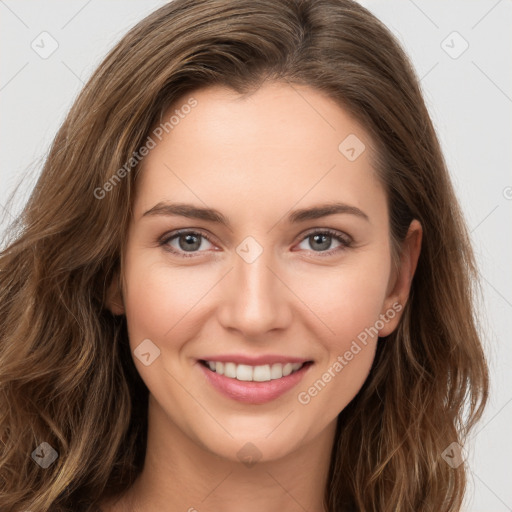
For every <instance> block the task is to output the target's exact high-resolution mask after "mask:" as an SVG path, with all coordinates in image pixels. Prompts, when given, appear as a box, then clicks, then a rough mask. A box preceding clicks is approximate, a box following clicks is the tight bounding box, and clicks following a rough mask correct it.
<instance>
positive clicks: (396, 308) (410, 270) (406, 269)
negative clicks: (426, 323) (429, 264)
mask: <svg viewBox="0 0 512 512" xmlns="http://www.w3.org/2000/svg"><path fill="white" fill-rule="evenodd" d="M422 235H423V230H422V226H421V224H420V222H419V221H418V220H417V219H413V221H412V222H411V224H410V226H409V230H408V232H407V235H406V237H405V239H404V241H403V244H402V251H401V256H400V268H399V269H398V272H397V273H396V275H395V279H394V285H393V286H392V289H391V291H390V292H389V294H388V296H387V297H386V300H385V302H384V307H383V311H381V315H385V316H386V318H387V319H388V321H386V322H385V325H384V327H383V328H382V329H380V330H379V337H384V336H388V335H389V334H391V333H392V332H393V331H394V330H395V329H396V327H397V326H398V323H399V321H400V318H401V316H402V314H403V310H404V308H405V304H406V303H407V300H408V298H409V294H410V291H411V284H412V279H413V277H414V274H415V272H416V267H417V265H418V259H419V256H420V252H421V240H422Z"/></svg>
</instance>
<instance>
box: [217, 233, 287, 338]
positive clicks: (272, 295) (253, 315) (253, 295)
mask: <svg viewBox="0 0 512 512" xmlns="http://www.w3.org/2000/svg"><path fill="white" fill-rule="evenodd" d="M237 253H238V254H237V255H235V258H234V269H233V271H232V272H231V273H230V274H231V277H230V279H228V280H227V281H226V283H225V286H227V287H228V288H229V292H228V293H226V294H225V296H226V297H227V298H226V300H225V301H223V302H224V306H223V307H224V311H223V316H222V318H223V323H224V325H225V327H232V328H236V329H238V330H240V331H242V332H244V333H245V334H246V335H248V334H252V335H256V334H258V333H263V332H266V331H268V330H271V329H275V328H278V327H283V326H284V324H285V322H286V320H287V318H289V317H290V315H288V314H287V310H288V308H289V305H287V296H286V295H287V293H286V287H285V286H284V285H283V283H282V282H281V281H280V279H279V278H278V277H277V276H276V271H275V270H274V267H276V265H275V262H274V258H273V257H272V251H271V250H270V249H264V248H263V247H262V246H261V245H260V244H258V243H257V242H255V240H254V239H250V237H249V240H245V241H244V242H242V243H241V244H240V245H239V247H238V248H237Z"/></svg>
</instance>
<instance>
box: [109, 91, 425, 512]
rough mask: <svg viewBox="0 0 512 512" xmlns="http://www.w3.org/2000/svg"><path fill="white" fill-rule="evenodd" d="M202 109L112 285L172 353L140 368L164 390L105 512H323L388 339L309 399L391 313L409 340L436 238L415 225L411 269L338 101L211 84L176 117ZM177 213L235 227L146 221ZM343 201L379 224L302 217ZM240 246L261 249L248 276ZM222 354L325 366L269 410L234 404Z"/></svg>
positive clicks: (152, 178) (167, 160)
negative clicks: (129, 481)
mask: <svg viewBox="0 0 512 512" xmlns="http://www.w3.org/2000/svg"><path fill="white" fill-rule="evenodd" d="M191 96H193V97H194V98H195V99H196V100H197V106H195V107H194V108H193V109H191V110H190V113H188V114H187V115H186V116H184V117H183V118H182V119H180V121H179V123H178V124H176V125H175V126H174V127H173V129H172V130H170V131H169V133H168V134H165V132H164V137H163V138H162V140H161V141H160V142H158V143H157V145H156V147H155V148H154V149H152V150H151V151H150V153H149V154H148V155H147V156H146V157H145V158H144V161H143V168H142V170H141V173H140V175H139V176H138V181H137V193H136V198H135V202H134V208H133V217H132V219H131V223H130V227H129V233H128V240H127V246H126V251H125V254H124V255H123V256H124V261H123V269H122V271H123V273H122V276H121V277H122V287H123V288H122V290H120V289H118V288H117V286H116V284H113V285H112V286H111V288H110V293H109V302H108V306H109V308H110V310H111V311H112V312H113V313H114V314H119V315H121V314H123V315H126V318H127V325H128V332H129V338H130V348H131V351H132V354H133V351H134V350H135V349H136V348H137V346H139V345H140V343H141V342H142V341H143V340H146V339H149V340H151V342H152V343H154V344H155V345H156V346H157V347H158V349H159V350H160V355H159V356H158V357H157V358H156V359H154V361H153V362H152V363H151V364H150V365H148V366H145V365H144V364H143V363H142V362H141V361H140V360H139V359H138V358H137V357H135V356H134V362H135V365H136V367H137V369H138V371H139V373H140V375H141V377H142V379H143V380H144V382H145V383H146V385H147V387H148V389H149V393H150V396H149V409H148V424H149V430H148V444H147V450H146V459H145V464H144V469H143V471H142V473H141V475H140V477H139V478H138V479H137V481H136V482H135V484H134V485H133V486H132V487H131V488H130V489H129V491H127V492H126V493H125V494H124V495H122V496H120V497H118V498H116V500H111V501H110V502H108V503H104V504H103V505H102V510H103V511H104V512H113V511H115V512H118V511H122V512H124V511H126V512H128V511H129V512H142V511H147V512H153V511H158V512H175V511H183V512H185V511H190V512H192V511H197V512H206V511H209V512H213V511H223V512H235V511H240V510H244V511H245V512H260V511H261V510H266V511H276V512H277V511H279V512H299V511H304V510H308V511H315V512H323V511H324V510H325V509H324V506H323V498H324V490H325V486H326V482H327V475H328V467H329V461H330V455H331V450H332V446H333V441H334V434H335V427H336V418H337V415H338V414H339V413H340V411H342V410H343V409H344V408H345V407H346V406H347V404H348V403H349V402H350V401H351V400H352V399H353V398H354V396H355V395H356V394H357V392H358V391H359V390H360V388H361V386H362V385H363V383H364V381H365V380H366V378H367V376H368V373H369V371H370V368H371V365H372V362H373V359H374V354H375V348H376V344H377V342H378V341H377V336H373V337H372V336H369V337H368V339H367V344H366V345H363V344H361V343H359V345H360V346H361V348H362V349H361V350H360V351H359V352H358V353H357V354H355V355H354V356H353V358H352V359H351V360H350V361H348V362H347V364H346V365H344V366H343V369H342V370H341V371H338V372H336V371H335V372H333V373H334V377H332V376H331V379H330V380H329V382H328V383H326V384H325V387H323V388H322V389H321V390H320V391H319V392H318V393H317V394H316V396H311V397H310V398H311V399H310V401H309V402H308V403H307V404H304V403H301V402H300V401H299V400H298V395H299V393H300V392H307V390H308V389H309V388H310V387H311V386H312V385H313V384H314V383H315V382H316V381H318V380H319V379H320V380H321V379H322V375H323V374H324V373H325V372H327V371H328V369H329V368H332V367H333V364H334V363H335V362H336V361H337V360H338V357H339V356H343V355H344V354H345V353H346V352H347V351H349V350H350V349H351V346H353V345H352V343H353V341H354V340H357V337H358V335H359V334H360V333H361V332H364V331H365V329H368V328H370V327H371V326H375V325H376V322H377V321H378V320H379V319H381V318H382V317H380V315H386V313H388V315H387V316H386V319H387V321H384V322H382V321H381V322H379V323H377V325H378V326H379V327H382V328H379V329H378V330H379V334H378V335H379V336H381V337H382V336H387V335H388V334H390V333H391V332H392V331H393V330H394V329H395V328H396V327H397V325H398V322H399V320H400V316H401V312H400V311H402V310H403V305H404V304H405V302H406V301H407V297H408V294H409V291H410V284H411V280H412V277H413V274H414V270H415V268H416V263H417V259H418V256H419V252H420V248H421V226H420V224H419V223H418V221H416V220H415V221H413V222H412V223H411V226H410V229H409V233H408V236H407V238H406V240H405V242H404V244H403V252H402V256H401V265H400V271H399V272H395V271H394V269H393V266H392V259H391V245H390V232H389V217H388V209H387V204H386V194H385V190H384V188H383V186H382V185H381V184H380V182H379V181H378V179H377V177H376V174H375V172H374V170H373V169H372V168H371V164H370V147H369V146H370V144H371V142H370V139H369V136H368V134H367V133H366V132H365V131H364V130H363V129H362V127H361V126H360V124H358V123H357V122H356V121H355V120H354V119H353V118H352V117H350V116H349V115H348V114H347V113H346V112H345V111H344V110H343V109H341V108H340V107H339V106H338V104H336V103H335V102H334V101H333V100H331V99H330V98H328V97H327V96H325V95H324V94H323V93H321V92H318V91H316V90H314V89H311V88H308V87H303V86H296V85H294V86H293V87H291V86H290V85H289V84H286V83H279V82H278V83H276V82H274V83H265V84H264V85H263V86H262V87H261V88H260V89H258V90H257V91H256V92H255V93H254V94H252V95H250V96H248V97H245V98H241V97H240V96H239V95H237V94H236V93H235V92H234V91H232V90H230V89H226V88H223V87H220V86H215V87H209V88H206V89H201V90H198V91H195V92H194V94H189V95H186V96H184V97H183V98H182V99H180V101H178V102H176V103H175V105H173V108H172V110H170V111H169V112H168V113H166V114H165V116H164V120H167V119H168V118H169V117H170V115H171V114H172V112H173V111H174V109H176V108H179V106H180V105H181V104H185V103H186V102H187V100H188V99H189V98H190V97H191ZM350 134H355V135H356V136H357V137H358V139H360V140H361V141H362V142H363V143H364V144H365V146H366V150H364V151H363V152H362V153H361V154H360V155H359V156H358V157H357V158H356V159H355V160H353V161H350V159H349V158H347V156H346V154H344V153H343V152H342V151H340V150H339V148H338V147H339V145H340V143H341V142H342V141H343V140H344V139H346V137H347V136H349V135H350ZM160 202H167V203H186V204H191V205H194V206H196V207H199V208H212V209H215V210H218V211H219V212H220V213H221V214H222V215H223V216H224V217H226V218H227V219H228V220H229V226H226V225H223V224H221V223H218V222H213V221H212V220H204V219H197V218H187V217H184V216H177V215H174V216H170V215H145V216H144V213H145V212H147V211H148V210H150V209H151V208H153V207H154V206H155V205H157V204H158V203H160ZM334 202H342V203H345V204H347V205H350V206H352V207H355V208H358V209H359V210H361V211H362V212H364V214H365V215H366V216H367V218H364V217H363V216H361V215H356V214H354V213H350V212H345V213H336V214H331V215H328V216H324V217H321V218H317V219H309V220H303V221H300V222H291V221H289V220H288V216H289V215H290V214H291V213H292V212H294V211H296V210H298V209H307V208H311V207H313V206H319V205H325V204H328V203H334ZM326 229H328V230H330V231H335V232H336V234H337V235H339V236H341V237H342V240H344V241H339V240H337V239H336V238H335V236H333V235H332V234H326V233H325V230H326ZM176 230H188V231H192V232H193V233H192V235H194V234H195V236H196V237H198V238H197V239H196V241H197V243H195V244H194V243H190V242H191V241H192V242H194V239H193V238H192V239H191V241H190V240H189V241H188V245H187V235H188V236H189V237H190V235H191V233H188V232H185V233H183V234H182V235H181V241H182V242H183V243H181V244H180V237H179V236H175V237H174V238H171V236H172V235H175V234H176V233H175V231H176ZM322 234H323V235H324V237H325V238H322ZM200 235H205V236H207V237H208V238H209V239H210V240H208V239H206V238H204V237H202V236H200ZM314 235H317V236H316V237H315V236H314ZM318 235H320V236H318ZM247 237H252V238H251V239H250V243H249V245H248V246H245V245H244V244H242V242H244V241H245V239H246V238H247ZM252 239H254V240H252ZM346 241H349V244H348V245H346V244H345V242H346ZM159 242H162V244H160V243H159ZM164 242H165V243H164ZM256 242H257V244H258V245H257V244H256ZM241 244H242V245H241ZM189 246H190V247H191V250H190V251H188V252H187V251H186V250H185V249H184V248H187V247H189ZM240 247H249V248H250V251H255V250H256V249H255V248H256V247H259V248H261V249H262V252H261V254H260V255H259V256H258V257H257V258H256V259H255V260H254V261H251V262H248V261H246V259H244V258H243V257H242V256H241V255H240V254H242V253H241V252H240ZM237 249H238V251H237ZM172 250H174V251H176V252H175V253H173V252H172ZM187 255H189V256H190V257H187ZM114 281H115V280H114ZM397 303H398V304H399V305H400V306H402V308H401V307H400V306H399V307H398V308H397V307H396V304H397ZM394 304H395V307H394V306H393V305H394ZM397 309H400V311H397ZM389 311H392V315H390V314H389ZM388 316H389V318H388ZM391 316H392V318H391ZM383 324H384V325H383ZM380 343H385V340H381V341H380ZM219 354H246V355H251V356H257V355H269V354H272V355H276V354H278V355H285V356H290V357H299V358H304V359H307V360H311V361H313V364H312V365H311V366H310V367H309V368H308V370H307V372H306V373H305V374H304V377H303V378H302V380H301V381H300V382H299V383H298V384H297V385H296V386H295V387H294V388H292V389H291V390H288V391H287V392H286V393H284V394H283V395H281V396H279V397H278V398H276V399H274V400H270V401H268V402H266V403H260V404H252V403H243V402H239V401H237V400H234V399H231V398H228V397H226V396H225V395H223V394H221V393H220V392H219V391H217V390H216V388H214V387H213V386H212V385H211V384H210V383H209V382H208V381H207V379H206V378H205V375H204V368H202V367H201V365H200V363H199V362H198V360H199V359H203V358H205V356H211V355H219ZM324 382H325V379H324ZM247 443H252V445H254V447H256V449H257V452H256V451H254V452H253V453H257V456H256V457H257V458H258V457H259V460H258V461H257V462H256V463H255V464H253V465H248V464H246V463H245V462H243V461H241V460H240V456H239V455H238V452H239V450H241V449H242V448H243V447H244V446H246V450H247V449H248V448H247ZM251 450H254V448H251Z"/></svg>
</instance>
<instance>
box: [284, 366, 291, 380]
mask: <svg viewBox="0 0 512 512" xmlns="http://www.w3.org/2000/svg"><path fill="white" fill-rule="evenodd" d="M290 373H292V363H286V364H285V365H284V366H283V377H287V376H288V375H290Z"/></svg>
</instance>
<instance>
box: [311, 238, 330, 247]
mask: <svg viewBox="0 0 512 512" xmlns="http://www.w3.org/2000/svg"><path fill="white" fill-rule="evenodd" d="M320 238H323V239H324V242H323V243H322V242H320V245H321V247H318V248H319V249H328V248H329V245H330V238H331V237H330V235H313V239H314V240H315V243H316V242H317V241H318V239H320ZM326 240H327V241H326Z"/></svg>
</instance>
